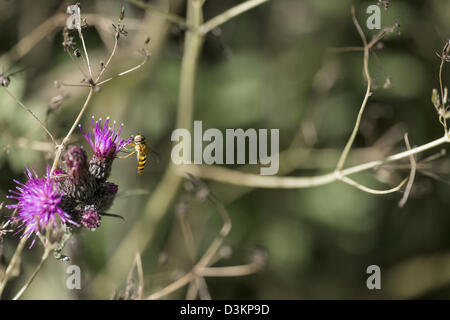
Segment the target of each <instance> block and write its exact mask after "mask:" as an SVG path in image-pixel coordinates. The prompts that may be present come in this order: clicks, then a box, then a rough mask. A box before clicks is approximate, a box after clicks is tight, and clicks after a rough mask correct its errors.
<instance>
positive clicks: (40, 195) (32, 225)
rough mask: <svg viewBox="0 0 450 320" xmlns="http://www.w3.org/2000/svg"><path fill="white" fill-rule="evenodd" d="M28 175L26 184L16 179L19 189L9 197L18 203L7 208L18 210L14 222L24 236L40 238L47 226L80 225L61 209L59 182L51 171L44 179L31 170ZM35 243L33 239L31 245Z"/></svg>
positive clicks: (12, 191)
mask: <svg viewBox="0 0 450 320" xmlns="http://www.w3.org/2000/svg"><path fill="white" fill-rule="evenodd" d="M25 174H26V176H27V178H28V181H27V182H26V183H25V184H24V183H21V182H20V181H17V180H14V182H15V183H16V184H17V185H18V186H17V187H16V189H17V190H10V192H11V193H12V194H13V195H9V196H7V198H9V199H16V200H17V201H18V203H17V204H11V205H8V206H7V208H9V209H17V214H16V216H14V217H13V218H12V221H13V222H19V223H21V224H20V227H21V228H23V229H24V233H23V235H22V237H27V238H29V237H30V236H31V235H32V234H35V235H37V233H38V232H41V231H43V230H44V229H45V228H46V227H48V226H50V227H57V226H58V224H59V223H63V224H66V223H71V224H74V225H77V224H76V223H75V222H74V221H72V220H71V216H70V215H69V214H68V213H66V212H64V211H63V210H62V209H61V207H60V202H61V199H62V194H61V193H60V191H59V190H58V186H57V183H56V182H55V181H54V179H53V178H51V177H50V176H49V174H50V169H49V168H47V176H46V177H44V178H39V177H38V175H37V174H36V172H34V171H33V172H32V171H31V170H30V169H28V168H27V170H26V172H25ZM33 244H34V240H33V242H32V244H31V246H33Z"/></svg>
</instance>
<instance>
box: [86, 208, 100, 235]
mask: <svg viewBox="0 0 450 320" xmlns="http://www.w3.org/2000/svg"><path fill="white" fill-rule="evenodd" d="M101 221H102V217H101V215H100V214H99V213H98V211H97V209H96V208H95V206H93V205H88V206H86V207H85V208H84V212H83V216H82V217H81V223H82V224H83V226H84V227H85V228H88V229H91V230H95V229H97V228H98V227H100V223H101Z"/></svg>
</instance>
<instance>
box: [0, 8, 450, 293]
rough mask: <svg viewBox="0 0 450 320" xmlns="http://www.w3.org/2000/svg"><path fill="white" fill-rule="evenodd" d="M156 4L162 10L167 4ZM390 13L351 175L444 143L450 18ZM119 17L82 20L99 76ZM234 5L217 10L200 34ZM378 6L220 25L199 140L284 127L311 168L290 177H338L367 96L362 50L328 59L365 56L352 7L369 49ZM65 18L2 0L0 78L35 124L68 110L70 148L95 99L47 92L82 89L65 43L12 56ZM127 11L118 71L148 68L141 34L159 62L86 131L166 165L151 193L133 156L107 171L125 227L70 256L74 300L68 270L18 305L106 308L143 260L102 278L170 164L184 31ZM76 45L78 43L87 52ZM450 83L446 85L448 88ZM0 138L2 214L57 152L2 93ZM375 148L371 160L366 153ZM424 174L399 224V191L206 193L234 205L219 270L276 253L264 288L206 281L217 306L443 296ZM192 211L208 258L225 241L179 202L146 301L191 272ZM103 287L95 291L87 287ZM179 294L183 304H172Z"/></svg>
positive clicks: (156, 244) (439, 217)
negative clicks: (133, 143)
mask: <svg viewBox="0 0 450 320" xmlns="http://www.w3.org/2000/svg"><path fill="white" fill-rule="evenodd" d="M148 2H149V3H151V4H154V5H155V6H159V7H161V8H167V3H168V2H169V1H162V0H161V1H148ZM391 2H392V3H391V6H390V8H389V9H388V10H384V9H381V17H382V20H381V21H382V26H391V25H393V24H394V23H395V22H398V23H400V25H401V27H400V29H399V32H395V33H394V34H392V35H390V36H389V37H388V38H387V39H386V40H383V44H384V47H383V48H382V49H379V50H377V51H376V54H377V57H378V58H379V61H377V60H376V59H374V57H373V56H372V57H371V62H370V69H371V74H372V77H373V79H374V81H375V83H376V85H377V87H376V88H375V89H374V93H373V95H372V97H371V98H370V100H369V104H368V107H367V111H366V113H365V115H364V117H363V123H362V125H361V131H360V134H359V135H358V137H357V140H356V143H355V147H354V148H355V151H354V152H352V153H351V155H350V159H349V162H348V164H347V165H350V164H357V163H362V162H365V161H369V160H374V159H378V158H381V157H383V155H384V154H390V153H393V152H396V151H399V150H403V149H404V148H405V147H404V143H403V140H402V139H403V133H404V132H408V134H409V139H410V141H411V144H413V145H419V144H423V143H426V142H428V141H431V140H433V139H435V138H437V137H439V136H440V135H441V134H442V127H441V125H440V124H439V122H438V118H437V115H436V111H435V110H434V107H433V106H432V104H431V102H430V97H431V90H432V89H433V88H437V87H438V85H439V82H438V71H439V63H440V59H439V57H437V55H436V53H440V52H441V50H442V47H443V45H444V44H445V42H446V41H447V39H448V38H449V36H450V35H449V31H450V2H449V1H446V0H434V1H391ZM122 3H123V2H122V1H106V0H105V1H101V0H93V1H81V5H82V12H83V13H84V14H92V15H93V16H91V17H90V18H89V17H88V20H87V23H88V24H89V25H90V27H89V28H87V29H84V35H85V38H86V41H87V47H88V50H89V53H90V58H91V61H93V66H94V67H95V68H98V63H99V61H100V60H101V59H103V60H104V59H106V57H107V55H108V52H109V50H110V49H111V48H112V45H113V29H112V27H111V23H112V22H113V23H115V22H116V21H117V17H118V14H119V12H120V8H121V6H122ZM238 3H240V1H237V0H226V1H225V0H223V1H214V0H206V3H205V6H204V16H205V19H206V20H207V19H209V18H211V17H214V16H215V15H217V14H219V13H221V12H222V11H224V10H225V9H228V8H230V7H232V6H233V5H236V4H238ZM375 3H376V1H347V0H340V1H335V0H304V1H300V0H276V1H269V2H268V3H266V4H264V5H262V6H261V7H259V8H256V9H254V10H251V11H249V12H247V13H245V14H243V15H242V16H239V17H237V18H235V19H233V20H231V21H229V22H228V23H226V24H224V25H223V26H222V27H221V28H220V30H215V32H213V33H211V34H209V35H208V36H207V37H206V39H205V43H204V47H203V49H202V53H201V56H200V59H199V69H198V75H197V80H196V90H195V103H194V106H195V111H194V119H195V120H202V121H203V128H204V130H205V129H206V128H218V129H220V130H223V131H224V130H225V129H226V128H244V129H245V128H279V129H280V150H286V149H287V148H289V147H294V148H300V149H298V150H299V157H298V158H299V159H300V160H298V163H296V164H295V168H296V169H293V168H292V167H291V168H290V169H289V170H288V171H289V174H290V175H298V176H300V175H315V174H319V173H323V172H328V171H330V170H333V168H334V166H335V164H336V162H337V159H338V157H339V154H340V151H341V150H342V148H343V147H344V145H345V142H346V139H348V137H349V134H350V132H351V130H352V128H353V123H354V120H355V118H356V114H357V112H358V109H359V106H360V104H361V101H362V99H363V97H364V92H365V86H366V84H365V81H364V78H363V75H362V53H361V52H360V51H357V52H345V53H333V52H331V51H330V50H329V49H330V48H332V47H347V46H360V45H361V41H360V38H359V36H358V34H357V32H356V30H355V27H354V25H353V23H352V20H351V14H350V8H351V5H353V4H354V5H355V6H356V12H357V16H358V18H359V20H360V22H361V24H362V25H363V27H364V30H365V32H366V34H367V36H368V37H369V38H370V36H371V35H373V34H374V31H370V30H367V28H365V20H366V18H367V14H366V13H365V10H366V8H367V7H368V6H369V5H370V4H375ZM66 5H67V3H66V2H63V1H52V0H41V1H35V2H31V1H24V0H16V1H12V0H11V1H6V0H1V1H0V12H1V14H0V29H1V30H2V32H1V33H0V50H1V52H2V53H5V55H3V56H2V58H0V59H1V60H0V61H1V63H2V64H1V67H2V68H3V71H4V72H9V71H14V70H17V69H19V68H22V67H26V68H27V69H26V70H25V71H24V72H23V73H20V74H17V75H14V76H13V77H12V79H11V85H10V88H9V89H10V90H11V91H12V92H14V93H15V94H16V95H17V96H19V97H20V98H21V99H22V100H23V101H24V102H25V104H26V105H28V106H30V108H31V109H32V110H33V112H35V113H36V114H37V115H38V116H39V117H40V118H41V119H45V118H46V113H47V110H48V106H49V101H50V99H52V98H53V97H55V96H58V95H60V96H64V97H65V99H64V102H63V104H62V105H61V106H60V107H59V108H57V110H56V111H53V112H51V113H50V114H49V116H48V127H49V128H50V130H51V131H52V132H53V133H54V134H55V135H56V136H58V137H62V136H63V135H64V134H65V133H66V132H67V130H68V128H69V127H70V125H71V124H72V122H73V120H74V118H75V117H76V114H77V113H78V110H79V108H80V106H81V105H82V103H83V99H84V98H85V95H86V94H87V90H86V89H83V88H82V89H80V88H71V87H61V88H60V89H57V88H55V86H54V84H53V82H54V80H61V81H64V82H69V83H77V82H79V81H80V80H81V78H82V76H81V74H80V72H79V71H78V69H77V68H76V66H74V65H73V63H72V62H71V61H70V59H69V58H68V56H67V55H66V54H65V53H64V51H63V49H62V46H61V42H62V36H61V28H56V29H54V30H53V31H49V32H47V33H46V36H45V37H43V39H42V40H40V41H39V42H38V44H37V45H36V46H35V47H33V49H32V50H30V51H29V52H28V53H27V54H25V55H24V56H23V57H20V59H18V61H16V60H17V59H15V53H14V52H13V53H12V54H11V51H10V49H11V48H12V47H13V46H14V45H15V44H16V43H17V42H18V41H19V40H20V39H22V38H24V37H26V36H27V35H29V34H30V32H33V31H35V30H36V27H37V26H39V25H40V24H41V23H43V22H44V21H45V20H46V19H48V18H49V17H51V16H53V15H54V14H57V13H64V12H65V6H66ZM125 8H126V18H125V24H126V26H127V30H128V32H129V35H128V36H127V37H126V38H125V39H121V42H120V46H119V53H118V55H117V56H116V57H115V58H114V60H113V62H112V67H111V69H109V70H108V73H109V74H111V75H112V74H114V73H117V72H120V71H122V70H125V69H127V68H129V67H132V66H134V65H136V64H138V63H139V62H140V61H141V59H142V57H141V56H140V55H139V54H138V53H137V51H138V49H139V48H140V47H142V46H143V43H144V39H145V36H146V35H150V36H151V43H150V52H151V53H152V56H151V58H150V61H149V63H148V64H146V65H145V66H144V67H143V68H141V69H139V70H138V71H136V72H134V73H131V74H129V75H127V76H124V77H121V78H118V79H115V80H113V81H111V82H110V83H108V84H106V85H104V86H103V88H102V90H101V92H99V93H98V94H96V95H95V96H94V98H93V100H92V103H91V104H90V106H89V107H88V109H87V112H86V114H85V115H84V117H83V120H82V123H83V125H84V126H85V127H86V126H89V125H90V118H91V115H95V116H96V117H103V118H106V117H107V116H110V117H111V118H112V119H116V120H117V121H119V122H123V123H124V125H125V128H124V136H127V135H131V134H135V133H136V132H138V131H140V132H142V133H144V134H145V136H146V137H147V139H148V141H149V145H150V146H151V148H152V149H154V150H156V151H157V152H158V153H159V154H160V158H161V159H160V162H159V163H157V164H156V163H154V164H152V165H150V167H149V168H147V169H146V172H145V174H144V175H143V176H140V177H136V175H135V170H136V163H135V161H134V159H133V158H129V159H128V160H117V161H116V162H115V163H114V166H113V173H112V177H111V179H110V180H111V181H114V182H115V183H117V184H118V185H119V191H120V195H119V197H118V198H117V199H116V201H115V204H114V206H113V208H112V209H111V210H110V212H111V213H115V214H121V215H123V216H124V217H125V221H120V220H116V219H106V218H105V219H104V220H103V223H102V226H101V227H100V228H99V229H98V230H97V231H95V232H89V231H84V232H82V233H81V234H80V235H77V237H76V239H73V241H72V242H71V243H70V244H69V245H68V247H67V248H66V250H67V252H70V255H71V257H72V259H73V262H72V263H74V264H77V265H79V266H80V267H81V270H82V279H83V280H82V281H83V283H82V289H81V290H74V291H71V290H67V289H66V287H65V281H66V277H67V274H66V273H65V268H66V266H67V265H65V264H64V263H62V262H58V261H56V260H54V259H53V258H51V259H50V260H49V261H48V262H47V264H46V265H45V266H44V268H43V270H42V271H41V272H40V273H39V274H38V276H37V278H36V279H35V281H34V282H33V284H32V285H31V287H30V288H29V290H27V292H26V293H25V295H24V296H23V297H24V298H25V299H98V298H110V297H112V296H113V294H114V291H113V290H111V288H113V289H114V288H115V289H116V290H117V291H120V290H123V288H124V286H125V281H126V277H127V271H128V270H129V269H130V268H131V265H132V262H133V261H132V260H129V259H123V261H122V264H123V266H122V268H121V269H123V270H127V271H126V272H124V273H122V274H120V276H117V277H114V278H110V279H108V278H107V281H106V284H107V285H106V284H105V281H103V282H102V281H96V280H95V279H98V277H101V275H102V274H103V272H104V270H105V267H109V268H111V267H112V268H115V267H117V266H108V263H109V261H110V257H111V256H112V255H113V254H114V252H115V250H116V249H117V248H118V246H119V244H120V243H121V242H122V241H123V239H124V238H125V237H126V235H127V233H128V232H129V230H130V229H131V227H132V226H133V225H134V224H135V223H139V221H141V219H142V216H143V215H144V214H146V213H145V207H146V203H147V201H148V199H149V197H151V195H152V192H153V190H154V189H155V186H156V185H157V183H158V182H159V181H160V180H161V179H162V174H163V172H164V169H165V167H166V166H167V164H168V163H169V161H170V150H171V141H170V135H171V133H172V130H173V129H174V125H175V118H176V111H177V103H178V89H179V77H180V65H181V59H182V54H183V39H184V31H183V30H180V28H177V27H176V26H174V25H170V24H167V23H166V22H165V20H164V18H162V17H161V16H160V15H157V14H154V13H153V14H152V13H150V12H146V11H145V10H143V9H140V8H138V7H135V6H133V5H132V4H130V3H125ZM171 8H172V10H176V12H177V13H178V14H179V15H182V16H184V12H185V2H184V1H183V0H180V1H171ZM63 21H64V20H63ZM75 41H76V42H77V45H79V44H80V41H79V39H77V38H76V39H75ZM8 52H9V55H8ZM16 53H17V52H16ZM386 76H390V77H391V78H392V85H391V87H389V88H387V89H384V88H383V83H384V82H385V79H386ZM448 80H449V76H448V72H446V70H444V83H448ZM0 133H1V134H0V145H1V148H2V149H1V150H0V198H1V199H5V196H6V194H7V192H8V189H11V188H13V187H14V183H13V182H12V179H13V178H17V179H19V180H23V179H24V177H23V171H24V168H25V166H31V167H33V168H35V169H36V170H37V171H38V172H40V173H43V172H44V170H45V165H46V163H51V155H52V153H51V152H45V151H42V150H32V149H36V148H37V149H39V148H43V149H46V148H48V144H46V143H42V144H40V143H36V141H37V142H46V138H47V137H46V136H45V134H44V132H43V131H42V129H41V128H39V126H38V125H37V124H36V122H35V120H34V119H32V118H31V117H30V116H29V115H27V114H26V113H25V112H24V111H23V110H22V109H20V107H19V106H18V105H17V104H15V102H14V101H13V100H12V99H11V98H10V97H8V96H7V95H6V93H2V92H1V91H0ZM386 133H388V134H387V135H386ZM73 138H74V139H73V140H72V143H81V144H83V145H84V146H85V148H86V150H89V151H90V148H88V144H87V143H86V142H85V141H84V140H83V138H82V137H81V136H80V135H79V133H78V132H77V133H76V135H74V137H73ZM47 142H48V141H47ZM374 145H375V146H377V148H369V149H362V148H367V147H371V146H374ZM310 148H313V149H312V150H310ZM439 151H440V150H439V149H437V150H433V151H430V152H427V154H426V155H432V154H434V153H438V152H439ZM423 157H424V156H422V155H421V156H419V157H418V159H421V158H423ZM131 159H133V160H131ZM294 160H295V159H294ZM403 164H407V162H404V163H403ZM284 166H286V163H283V162H282V163H281V169H282V170H283V167H284ZM251 169H255V170H256V168H251ZM394 169H397V170H394ZM425 169H426V172H425V173H427V174H428V176H426V175H424V174H421V173H419V174H418V176H417V177H416V180H415V183H414V187H413V190H412V193H411V196H410V199H409V200H408V202H407V204H406V205H405V206H404V207H403V208H399V206H398V201H399V200H400V198H401V194H400V193H395V194H391V195H385V196H379V195H372V194H366V193H364V192H362V191H360V190H357V189H354V188H353V187H350V186H348V185H344V184H342V183H333V184H330V185H327V186H322V187H317V188H312V189H299V190H268V189H254V190H251V189H246V188H240V187H236V186H230V185H224V184H219V183H215V182H207V184H208V186H209V187H210V189H211V191H212V192H213V193H214V194H215V195H216V197H217V198H218V199H219V200H220V201H222V202H223V203H224V204H225V205H226V207H227V209H228V211H229V213H230V216H231V219H232V222H233V228H232V230H231V233H230V235H229V237H228V238H227V239H226V242H225V243H226V245H227V246H229V249H231V255H230V256H229V257H227V258H226V259H222V260H221V261H219V262H218V263H217V265H218V266H229V265H238V264H243V263H248V262H249V261H250V260H251V257H252V255H253V254H254V253H255V251H257V252H260V251H264V252H265V254H266V255H267V260H266V265H265V266H264V268H263V269H262V270H261V271H260V272H258V273H257V274H253V275H249V276H244V277H232V278H220V277H219V278H208V279H207V283H208V286H209V291H210V293H211V296H212V297H213V298H217V299H225V298H233V299H239V298H247V299H320V298H326V299H339V298H343V299H349V298H352V299H353V298H356V299H364V298H376V299H378V298H450V233H449V230H450V215H449V213H448V211H447V210H448V209H447V205H449V204H450V197H449V196H448V194H449V192H450V187H449V185H448V183H447V182H446V181H447V180H448V176H449V173H450V163H449V161H448V157H446V156H444V157H441V158H439V159H437V160H435V161H433V162H430V163H427V165H426V167H425ZM407 175H408V169H407V167H405V166H403V168H394V167H392V166H391V167H387V168H384V169H379V170H377V171H371V172H368V173H365V174H360V175H358V176H355V177H354V178H355V179H357V180H358V181H360V182H362V183H364V184H367V185H369V186H372V187H377V188H386V184H384V183H382V182H387V183H388V184H390V185H394V184H395V182H398V181H399V179H400V177H406V176H407ZM430 175H432V176H434V177H435V179H433V178H431V177H429V176H430ZM436 178H439V179H436ZM439 180H442V181H439ZM380 181H381V182H380ZM183 199H190V200H189V201H191V202H192V210H191V211H190V212H189V214H188V220H189V222H190V223H191V225H192V228H193V231H194V239H195V241H196V245H197V246H198V248H197V249H198V252H199V254H200V253H202V252H203V251H204V250H205V248H206V247H207V246H208V244H209V243H210V242H211V240H212V239H213V238H214V236H215V235H216V234H217V233H218V231H219V229H220V219H219V216H218V215H217V213H216V212H215V210H214V207H212V206H211V205H208V204H207V203H196V202H195V201H194V200H193V199H192V198H190V196H189V195H188V194H187V192H186V191H184V190H183V189H180V191H179V192H178V195H177V197H176V199H175V201H172V202H171V204H170V207H169V210H168V211H167V213H166V214H165V215H164V216H163V218H162V219H157V221H154V223H156V225H154V226H153V228H154V229H155V235H154V237H152V238H151V241H150V243H149V245H148V246H147V247H146V248H145V250H144V251H143V253H142V259H143V266H144V273H145V293H146V294H150V293H152V292H154V291H156V290H158V289H160V288H161V287H163V286H164V285H166V284H168V283H170V282H171V281H173V280H174V279H176V277H177V276H179V275H180V274H183V273H184V272H186V271H188V270H189V268H190V261H189V257H188V255H187V252H186V247H185V244H184V241H183V238H182V236H181V231H180V226H179V223H178V222H179V221H178V219H177V216H176V206H177V204H178V203H179V202H180V201H183ZM1 201H3V200H1ZM5 202H6V203H10V201H9V200H5ZM1 214H2V217H3V218H5V217H7V216H8V214H10V212H9V211H8V210H6V209H2V210H1ZM148 214H149V215H150V216H151V213H148ZM145 221H148V220H145ZM17 242H18V236H17V235H16V236H13V235H12V234H8V235H7V236H6V237H5V239H4V242H3V251H4V252H3V253H4V256H5V259H6V261H9V259H10V257H11V255H12V253H13V251H14V248H15V246H16V245H17ZM41 254H42V247H41V246H40V245H35V246H34V247H33V248H32V249H31V250H28V249H26V250H25V251H24V253H23V255H22V259H23V260H22V270H21V275H20V276H19V277H18V278H15V279H14V280H12V281H11V282H10V283H9V285H8V287H7V290H6V291H5V292H4V294H3V298H5V299H7V298H11V297H12V296H13V295H14V294H15V292H17V290H18V289H19V288H20V287H21V285H23V283H24V282H25V279H26V278H27V277H28V276H29V275H30V274H31V272H32V270H33V268H34V266H35V265H36V264H37V263H38V261H39V258H40V255H41ZM372 264H375V265H379V266H380V268H381V285H382V289H381V290H373V291H371V290H368V289H367V287H366V279H367V277H368V275H367V274H366V268H367V267H368V266H369V265H372ZM94 284H97V285H98V286H96V287H95V288H94V287H93V285H94ZM103 284H105V285H104V287H103ZM184 296H185V289H182V290H179V291H177V292H175V293H174V294H172V295H171V296H170V297H171V298H183V297H184Z"/></svg>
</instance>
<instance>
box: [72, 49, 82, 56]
mask: <svg viewBox="0 0 450 320" xmlns="http://www.w3.org/2000/svg"><path fill="white" fill-rule="evenodd" d="M73 55H74V56H75V57H77V58H81V51H80V49H75V50H74V51H73Z"/></svg>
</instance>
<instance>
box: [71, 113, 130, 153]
mask: <svg viewBox="0 0 450 320" xmlns="http://www.w3.org/2000/svg"><path fill="white" fill-rule="evenodd" d="M79 127H80V130H81V132H82V133H83V136H84V137H85V138H86V140H87V141H88V142H89V144H90V145H91V147H92V150H93V151H94V154H95V156H97V157H101V158H114V157H115V156H116V155H117V153H118V152H119V151H120V149H122V148H123V147H124V146H126V145H127V144H129V143H130V142H131V140H132V138H131V137H130V138H128V139H126V140H123V139H120V133H121V132H122V128H123V124H122V125H120V127H119V129H118V130H117V132H116V122H115V121H114V122H113V125H112V127H111V126H110V125H109V117H108V118H106V121H105V123H104V125H103V126H102V119H99V120H97V121H95V119H94V117H92V132H86V133H85V132H84V131H83V129H81V125H80V126H79Z"/></svg>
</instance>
